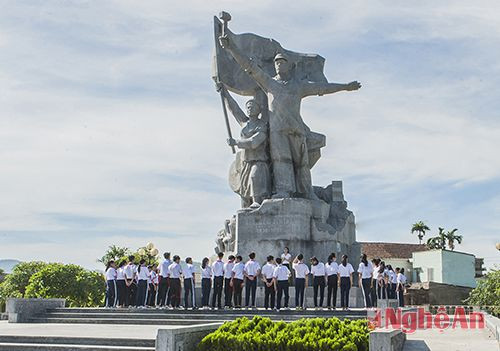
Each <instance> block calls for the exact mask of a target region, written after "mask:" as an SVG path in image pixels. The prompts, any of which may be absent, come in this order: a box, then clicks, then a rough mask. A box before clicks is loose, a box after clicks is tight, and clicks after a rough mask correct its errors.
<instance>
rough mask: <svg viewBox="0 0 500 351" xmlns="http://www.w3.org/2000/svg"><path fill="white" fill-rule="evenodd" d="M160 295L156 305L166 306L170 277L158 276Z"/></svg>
mask: <svg viewBox="0 0 500 351" xmlns="http://www.w3.org/2000/svg"><path fill="white" fill-rule="evenodd" d="M158 279H159V282H158V296H157V299H156V306H165V304H166V303H167V293H168V277H162V276H159V277H158Z"/></svg>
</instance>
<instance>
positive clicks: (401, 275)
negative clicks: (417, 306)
mask: <svg viewBox="0 0 500 351" xmlns="http://www.w3.org/2000/svg"><path fill="white" fill-rule="evenodd" d="M396 273H397V283H396V292H397V297H398V305H399V307H405V299H404V292H405V285H406V276H405V269H404V268H401V269H399V268H396Z"/></svg>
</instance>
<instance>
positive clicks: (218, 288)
mask: <svg viewBox="0 0 500 351" xmlns="http://www.w3.org/2000/svg"><path fill="white" fill-rule="evenodd" d="M223 286H224V277H223V276H222V275H221V276H220V277H214V294H213V295H212V307H215V300H217V307H218V308H221V307H222V288H223Z"/></svg>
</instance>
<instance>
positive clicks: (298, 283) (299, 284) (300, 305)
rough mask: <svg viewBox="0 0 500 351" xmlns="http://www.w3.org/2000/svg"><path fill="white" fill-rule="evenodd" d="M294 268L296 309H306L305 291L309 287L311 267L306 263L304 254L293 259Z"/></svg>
mask: <svg viewBox="0 0 500 351" xmlns="http://www.w3.org/2000/svg"><path fill="white" fill-rule="evenodd" d="M293 270H294V272H295V309H297V310H301V309H304V308H305V306H304V292H305V289H306V287H307V278H308V275H309V267H307V265H306V264H305V263H304V255H302V254H299V255H298V256H297V257H295V259H294V260H293Z"/></svg>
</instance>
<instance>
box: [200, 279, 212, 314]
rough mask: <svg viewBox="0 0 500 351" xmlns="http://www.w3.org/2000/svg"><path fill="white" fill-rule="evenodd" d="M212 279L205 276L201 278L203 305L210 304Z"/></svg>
mask: <svg viewBox="0 0 500 351" xmlns="http://www.w3.org/2000/svg"><path fill="white" fill-rule="evenodd" d="M211 283H212V280H211V279H210V278H203V279H202V280H201V305H202V306H203V307H205V306H208V302H209V301H210V289H211V285H212V284H211Z"/></svg>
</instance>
